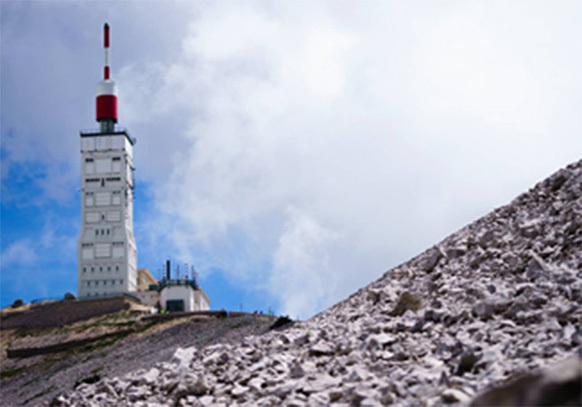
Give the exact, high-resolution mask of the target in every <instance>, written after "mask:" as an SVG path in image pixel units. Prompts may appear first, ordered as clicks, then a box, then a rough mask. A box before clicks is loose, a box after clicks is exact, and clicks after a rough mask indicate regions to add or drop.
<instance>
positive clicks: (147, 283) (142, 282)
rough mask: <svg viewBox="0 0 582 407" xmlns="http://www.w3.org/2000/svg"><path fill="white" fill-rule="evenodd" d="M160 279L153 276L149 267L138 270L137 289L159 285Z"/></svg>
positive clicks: (143, 289)
mask: <svg viewBox="0 0 582 407" xmlns="http://www.w3.org/2000/svg"><path fill="white" fill-rule="evenodd" d="M157 284H158V280H156V279H155V278H154V276H152V274H151V273H150V272H149V270H148V269H138V270H137V291H148V290H150V287H151V286H152V285H157Z"/></svg>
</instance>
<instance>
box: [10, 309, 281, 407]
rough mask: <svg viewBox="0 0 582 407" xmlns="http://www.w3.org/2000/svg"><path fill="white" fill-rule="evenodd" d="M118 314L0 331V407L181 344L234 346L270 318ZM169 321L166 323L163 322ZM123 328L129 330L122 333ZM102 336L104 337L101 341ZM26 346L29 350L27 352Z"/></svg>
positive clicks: (43, 396) (43, 399) (149, 362)
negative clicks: (40, 350)
mask: <svg viewBox="0 0 582 407" xmlns="http://www.w3.org/2000/svg"><path fill="white" fill-rule="evenodd" d="M159 317H161V318H155V319H151V318H153V317H150V316H149V314H144V313H140V312H136V311H123V312H118V313H112V314H107V315H105V316H101V317H97V318H92V319H89V320H87V321H82V322H77V323H74V324H70V325H66V326H63V327H58V328H51V329H40V330H39V329H35V330H12V329H10V330H5V329H2V330H1V331H0V334H1V337H0V348H1V350H2V352H1V354H0V365H1V370H0V378H1V380H0V406H2V407H4V406H20V405H24V406H39V405H46V404H48V403H49V402H50V401H51V400H52V399H53V398H54V397H56V396H58V395H59V394H61V393H63V392H67V391H71V390H72V389H73V388H74V387H75V386H77V385H78V384H80V383H86V382H94V381H97V380H99V379H100V378H105V377H114V376H117V375H123V374H126V373H129V372H132V371H134V370H137V369H140V368H144V367H148V368H149V367H151V366H153V365H154V364H155V363H157V362H160V361H169V360H171V359H172V355H173V354H174V352H175V351H176V349H178V348H180V347H181V346H184V344H188V345H194V346H198V347H204V346H207V345H212V344H216V343H229V344H236V343H240V342H241V341H242V339H243V338H244V337H246V336H249V335H251V334H254V335H257V334H261V333H264V332H268V331H269V327H270V326H271V325H272V324H273V322H274V321H275V318H273V317H269V316H266V315H253V314H247V315H240V316H233V317H228V318H227V317H219V318H216V317H211V316H204V315H195V314H185V315H181V316H180V315H178V316H175V315H172V316H168V315H160V316H159ZM166 317H171V318H166ZM128 328H133V329H131V330H130V332H128ZM103 333H106V334H108V335H107V337H106V338H104V337H103ZM90 337H101V339H100V340H97V341H90V342H89V343H87V344H85V345H80V346H75V347H72V348H70V349H68V350H66V351H59V352H51V353H48V354H38V355H34V356H27V357H14V358H8V357H7V349H12V350H14V349H23V348H25V349H26V348H28V349H35V347H38V346H40V347H46V346H49V347H50V346H51V345H53V344H55V343H58V344H65V343H70V341H71V340H72V339H73V340H74V339H85V338H90ZM31 347H32V348H31Z"/></svg>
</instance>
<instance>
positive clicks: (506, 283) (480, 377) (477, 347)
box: [53, 161, 582, 406]
mask: <svg viewBox="0 0 582 407" xmlns="http://www.w3.org/2000/svg"><path fill="white" fill-rule="evenodd" d="M581 195H582V161H578V162H576V163H574V164H571V165H569V166H568V167H566V168H564V169H561V170H560V171H558V172H557V173H555V174H554V175H552V176H550V177H549V178H548V179H546V180H544V181H543V182H541V183H539V184H537V185H536V186H535V187H533V188H532V189H530V190H529V191H528V192H526V193H524V194H522V195H520V196H519V197H517V198H516V199H515V200H514V201H512V202H511V203H510V204H508V205H506V206H503V207H501V208H498V209H496V210H494V211H493V212H491V213H490V214H488V215H487V216H485V217H483V218H481V219H479V220H477V221H476V222H474V223H472V224H470V225H468V226H466V227H464V228H462V229H461V230H459V231H457V232H456V233H454V234H452V235H451V236H449V237H448V238H446V239H445V240H443V241H442V242H440V243H438V244H436V245H435V246H434V247H432V248H430V249H428V250H427V251H425V252H424V253H422V254H420V255H419V256H417V257H415V258H413V259H412V260H410V261H408V262H407V263H404V264H402V265H400V266H398V267H396V268H394V269H392V270H390V271H388V272H386V273H385V274H384V275H383V276H382V277H381V278H380V279H379V280H377V281H376V282H374V283H372V284H370V285H369V286H367V287H365V288H362V289H360V290H359V291H358V292H356V293H354V294H353V295H352V296H350V297H349V298H348V299H346V300H345V301H342V302H340V303H338V304H336V305H335V306H333V307H331V308H329V309H328V310H326V311H324V312H322V313H320V314H318V315H316V316H315V317H313V318H312V319H310V320H308V321H306V322H303V323H295V324H293V325H291V326H288V327H287V328H282V329H281V330H276V331H271V332H269V333H266V334H263V335H260V336H254V337H249V338H246V339H245V340H243V341H242V343H240V344H238V345H233V344H216V345H211V346H208V347H205V348H202V349H197V348H195V347H187V346H188V344H185V346H186V347H185V348H183V349H178V351H177V352H176V353H175V355H174V357H173V359H172V360H171V361H169V362H160V363H158V364H157V365H155V366H152V367H151V368H149V369H146V370H139V371H136V372H133V373H131V374H128V375H125V376H123V377H117V378H105V379H102V380H101V381H99V382H97V383H93V384H86V383H83V384H81V385H80V386H78V387H77V388H76V390H75V391H73V392H71V393H69V394H66V395H64V396H60V397H59V398H57V399H55V400H54V401H53V403H54V404H55V405H67V406H68V405H71V406H72V405H75V406H80V405H94V404H98V405H100V404H114V405H130V404H131V405H143V406H147V405H160V404H161V405H192V406H210V405H213V406H231V405H247V406H279V405H284V406H320V405H321V406H324V405H330V404H331V405H338V406H380V405H391V404H393V405H398V406H441V405H467V404H469V403H470V402H471V400H473V399H474V398H475V397H476V396H477V395H478V394H480V393H482V392H483V391H485V390H487V389H488V388H490V387H492V386H498V385H499V384H501V383H503V382H505V381H508V380H510V379H513V378H515V377H518V376H519V375H520V374H521V373H524V372H529V371H532V370H536V369H538V368H544V367H546V366H548V365H553V364H554V362H557V361H560V360H562V359H564V358H566V357H567V356H569V355H571V354H573V353H575V350H576V349H579V348H580V343H581V330H580V326H581V324H580V323H581V316H582V310H581V307H580V302H581V295H582V291H581V281H582V280H581V277H582V197H581ZM578 362H579V360H578ZM579 365H580V364H579V363H578V366H579ZM574 366H576V364H574ZM578 397H579V396H578ZM518 402H519V401H516V403H518ZM515 405H519V404H515Z"/></svg>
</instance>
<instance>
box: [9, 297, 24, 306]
mask: <svg viewBox="0 0 582 407" xmlns="http://www.w3.org/2000/svg"><path fill="white" fill-rule="evenodd" d="M23 305H24V302H23V301H22V300H21V299H20V298H19V299H17V300H14V302H13V303H12V308H19V307H22V306H23Z"/></svg>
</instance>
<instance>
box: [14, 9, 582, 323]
mask: <svg viewBox="0 0 582 407" xmlns="http://www.w3.org/2000/svg"><path fill="white" fill-rule="evenodd" d="M120 4H121V3H120ZM128 4H129V3H128ZM136 4H139V3H136ZM171 4H172V5H173V6H172V7H173V9H172V11H171V12H168V13H158V14H156V11H155V10H154V9H152V10H149V9H148V10H147V11H144V10H145V8H144V9H140V10H141V12H140V13H137V14H136V18H138V21H142V22H150V23H151V21H156V20H159V24H147V26H148V27H151V31H148V32H144V33H143V38H142V39H143V42H144V43H145V44H147V47H146V46H144V47H140V46H139V45H138V44H137V43H139V41H136V38H139V36H138V35H136V34H135V32H133V31H132V33H133V35H127V33H124V32H122V31H123V28H121V27H124V26H123V24H115V22H113V23H112V24H113V27H114V28H115V30H116V31H114V33H116V34H115V36H114V38H115V39H116V40H115V41H117V38H122V39H123V38H127V39H126V40H125V41H127V43H126V45H127V44H134V43H135V47H130V46H126V48H125V49H130V52H131V55H129V56H126V57H124V56H123V54H122V55H119V52H121V51H120V49H123V48H122V47H117V48H115V47H114V55H115V56H116V59H115V69H114V72H115V78H116V80H117V81H118V84H119V88H120V114H122V117H121V119H122V122H123V123H122V124H123V125H126V126H127V127H128V128H129V130H130V131H131V132H132V135H135V136H136V137H137V138H138V140H139V142H138V144H137V146H136V149H135V163H136V166H137V168H138V171H137V173H136V177H137V178H138V180H140V179H141V180H145V181H148V182H151V183H152V185H153V191H155V193H154V194H155V201H156V203H157V205H158V206H159V209H161V210H162V211H163V212H164V215H163V216H161V217H159V218H151V219H148V220H147V225H141V226H140V225H136V232H137V231H139V230H141V231H142V233H145V234H147V236H148V238H147V241H148V243H147V244H148V245H149V247H151V248H156V247H159V248H163V250H165V251H172V250H174V249H176V250H177V251H178V252H179V253H180V257H182V258H183V259H184V260H190V259H193V260H194V261H195V262H196V264H197V266H198V268H199V270H200V271H201V272H202V273H204V268H207V269H208V268H211V267H221V268H223V269H225V270H227V271H228V272H229V273H230V278H231V279H232V280H233V281H234V282H235V283H237V284H239V283H240V284H243V285H244V286H245V287H247V288H248V289H249V290H262V291H264V292H267V293H270V294H273V295H278V296H279V297H280V303H281V309H280V310H279V311H280V312H283V313H288V314H290V315H292V316H297V315H298V314H299V315H300V316H301V317H307V316H309V315H311V314H313V313H314V312H316V311H318V310H321V309H322V308H323V307H325V306H328V305H331V304H332V303H333V302H335V301H338V300H340V299H342V297H344V296H346V295H348V294H349V293H351V292H353V291H355V290H356V289H357V288H358V287H360V286H362V285H364V284H366V283H368V282H369V281H371V280H372V279H373V278H375V277H377V276H379V275H380V274H381V273H382V272H383V271H385V270H386V269H387V268H389V267H390V266H393V265H396V264H397V263H399V262H401V261H403V260H406V259H407V258H408V257H410V256H412V255H414V254H415V253H416V252H418V251H420V250H422V249H424V248H425V247H427V246H429V245H431V244H433V243H435V241H436V240H438V239H439V238H441V237H444V236H445V235H446V234H448V233H450V232H452V231H453V230H455V229H456V228H458V227H460V226H462V225H463V224H464V223H466V222H468V221H470V220H472V219H474V218H476V217H477V216H480V215H482V214H484V213H486V212H488V211H489V210H490V209H492V208H493V207H494V206H497V205H500V204H503V203H505V202H507V201H508V200H510V199H512V198H513V197H514V195H515V194H517V193H520V192H522V191H523V190H525V189H527V188H528V187H530V186H531V185H532V184H533V183H534V182H536V181H537V180H539V179H541V178H542V177H544V176H545V175H548V174H549V173H550V172H551V171H553V170H555V169H557V168H558V167H561V166H563V165H565V164H567V163H568V162H569V161H573V160H575V159H577V158H578V155H579V153H578V152H579V151H580V150H581V149H582V141H581V140H582V139H580V137H579V134H580V127H581V126H580V124H581V123H580V121H579V119H578V111H579V110H580V108H581V107H582V106H581V105H580V104H581V102H580V98H579V96H578V95H579V94H580V92H581V91H582V85H581V81H580V78H579V74H578V72H580V70H582V63H581V58H580V55H581V54H582V53H581V52H576V51H578V50H580V47H581V45H580V42H579V41H577V38H579V37H580V34H581V33H580V28H579V25H577V24H576V21H577V20H576V19H575V18H573V17H572V16H579V15H580V13H581V7H580V6H579V3H576V2H573V3H568V2H560V3H559V4H557V3H555V4H554V3H553V4H552V7H551V8H549V7H547V5H546V4H547V3H545V2H530V1H528V2H511V3H501V2H495V3H491V2H479V3H475V2H471V3H459V2H439V4H436V5H435V4H432V3H428V2H406V3H404V2H364V3H358V4H357V7H354V4H355V3H352V2H349V1H345V2H342V1H340V2H323V1H321V2H291V3H282V2H274V3H273V2H264V3H263V2H236V3H232V2H228V3H221V2H219V3H193V4H194V5H188V6H176V5H184V4H186V3H182V2H177V3H171ZM188 4H189V3H188ZM128 7H129V6H128ZM132 7H133V6H132ZM181 7H185V8H186V9H187V10H185V11H184V13H182V15H179V14H180V13H179V11H180V8H181ZM129 9H131V7H129ZM158 11H159V10H158ZM126 12H127V10H126ZM115 15H118V17H116V18H118V21H119V22H122V21H123V19H126V17H127V13H126V14H124V13H115ZM99 18H101V17H99ZM135 26H136V27H140V25H139V24H137V22H136V24H135ZM143 26H146V25H145V24H143ZM132 30H134V29H132ZM135 30H137V28H136V29H135ZM124 34H126V35H124ZM158 36H159V37H160V38H158ZM122 41H123V40H122ZM114 44H118V42H114ZM120 45H123V43H122V44H120ZM116 46H117V45H116ZM67 49H68V48H67ZM71 49H75V48H74V47H72V48H71ZM68 52H69V51H66V50H65V51H63V50H61V51H60V52H59V55H62V56H63V58H69V56H68ZM99 55H100V54H99ZM123 58H127V59H123ZM95 61H97V62H96V63H97V64H99V63H100V62H99V61H100V60H99V59H95ZM83 63H85V61H83ZM51 83H52V82H51ZM91 89H92V88H91ZM79 92H80V94H84V95H85V96H83V98H87V95H86V93H87V92H89V94H92V93H91V92H92V91H87V90H82V91H79ZM91 103H92V99H91V98H89V100H88V101H87V106H92V105H91ZM91 111H92V110H91ZM22 117H23V116H22V115H20V116H18V118H17V119H18V120H20V121H24V120H23V119H22ZM83 117H90V116H87V115H85V116H83ZM91 118H92V117H91ZM57 119H60V116H58V117H57ZM55 120H56V119H55ZM83 122H84V121H83ZM32 124H33V125H34V129H33V130H36V129H39V128H41V126H38V125H36V124H35V123H32ZM68 125H70V126H72V128H73V130H71V131H69V130H67V132H68V133H67V134H70V135H71V139H72V140H73V141H72V142H71V143H70V144H67V148H66V149H62V150H61V149H59V148H58V147H57V146H50V148H47V151H49V156H50V154H52V155H53V157H57V158H56V159H57V160H62V157H69V155H70V156H71V158H70V160H71V162H72V163H77V162H78V161H77V160H78V155H77V153H75V151H76V149H77V144H76V142H77V139H76V136H75V134H76V133H75V132H76V128H77V126H78V125H77V124H75V123H69V124H68ZM79 127H82V126H79ZM57 128H60V127H58V126H57ZM26 134H31V135H32V134H35V131H30V132H28V133H26ZM31 137H32V136H31ZM38 140H40V142H39V143H37V144H38V146H39V147H38V149H34V151H36V152H35V153H34V154H33V153H31V152H29V151H28V150H27V142H28V139H27V140H26V142H25V141H23V140H22V139H20V142H19V143H20V144H18V145H16V144H15V145H14V146H13V148H11V149H10V153H11V154H13V157H17V155H18V154H23V155H22V157H23V158H22V159H23V160H24V159H28V158H30V157H33V158H34V157H37V156H38V155H39V154H40V153H39V151H42V149H43V146H46V145H47V143H49V141H50V140H51V139H50V137H49V136H47V137H44V136H43V137H40V136H39V137H38ZM28 154H30V155H28ZM18 157H20V156H18ZM51 159H52V158H51ZM3 165H4V164H3ZM75 165H76V164H75ZM70 167H71V168H73V169H74V168H75V167H74V166H73V165H71V166H70ZM67 171H72V172H71V173H72V174H73V175H74V176H77V175H76V174H77V171H74V170H71V169H67ZM56 174H57V172H56V171H55V172H53V173H52V175H51V177H56V176H57V175H56ZM160 231H164V233H163V234H162V233H160ZM160 250H161V249H160ZM200 257H202V258H203V260H202V261H199V258H200ZM200 263H202V264H203V266H200Z"/></svg>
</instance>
